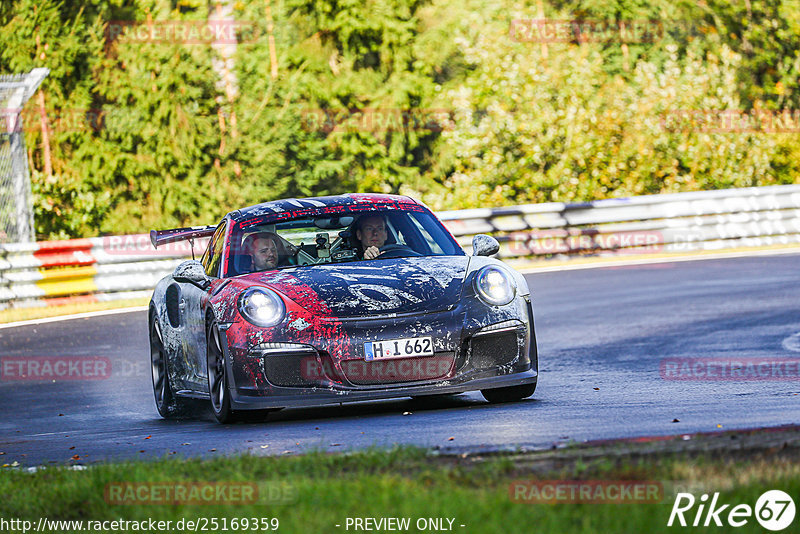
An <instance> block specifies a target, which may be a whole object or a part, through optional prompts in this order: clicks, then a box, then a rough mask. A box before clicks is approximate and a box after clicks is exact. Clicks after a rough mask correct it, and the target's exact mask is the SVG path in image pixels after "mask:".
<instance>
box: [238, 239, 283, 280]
mask: <svg viewBox="0 0 800 534" xmlns="http://www.w3.org/2000/svg"><path fill="white" fill-rule="evenodd" d="M243 248H244V250H245V251H246V252H247V253H248V254H249V255H250V258H251V259H252V265H253V271H266V270H267V269H274V268H276V267H278V266H281V265H286V264H287V262H288V256H289V255H288V254H287V253H286V248H285V247H284V246H283V241H282V240H281V238H280V237H278V234H275V233H273V232H258V233H255V234H250V235H248V236H247V237H246V238H245V240H244V244H243Z"/></svg>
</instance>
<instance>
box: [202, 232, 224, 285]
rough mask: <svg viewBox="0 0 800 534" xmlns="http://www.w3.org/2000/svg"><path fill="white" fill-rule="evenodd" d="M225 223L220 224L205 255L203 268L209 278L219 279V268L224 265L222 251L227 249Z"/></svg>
mask: <svg viewBox="0 0 800 534" xmlns="http://www.w3.org/2000/svg"><path fill="white" fill-rule="evenodd" d="M226 226H227V225H226V224H225V221H222V222H221V223H219V226H217V230H216V231H215V232H214V236H213V237H212V238H211V243H210V244H209V245H208V249H207V250H206V253H205V254H204V255H203V259H202V262H203V267H204V268H205V270H206V274H207V275H208V276H213V277H215V278H216V277H219V266H220V263H222V249H223V248H224V247H225V228H226Z"/></svg>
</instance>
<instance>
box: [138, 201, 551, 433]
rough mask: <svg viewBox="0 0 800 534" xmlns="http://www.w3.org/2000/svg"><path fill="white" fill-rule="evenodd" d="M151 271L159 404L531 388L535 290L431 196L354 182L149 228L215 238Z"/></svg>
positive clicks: (252, 405) (237, 411) (163, 234)
mask: <svg viewBox="0 0 800 534" xmlns="http://www.w3.org/2000/svg"><path fill="white" fill-rule="evenodd" d="M209 237H210V240H209V244H208V247H207V248H206V250H205V253H204V254H203V255H202V258H201V259H200V260H199V261H194V260H189V261H185V262H183V263H181V264H180V265H179V266H178V267H177V268H176V269H175V270H174V272H173V273H172V274H170V275H168V276H166V277H164V278H163V279H162V280H161V281H159V283H158V284H157V286H156V288H155V290H154V292H153V297H152V299H151V302H150V307H149V308H150V309H149V332H150V359H151V364H152V375H153V390H154V393H155V401H156V407H157V409H158V412H159V413H160V414H161V415H162V416H163V417H171V416H174V415H175V414H177V413H179V412H180V411H181V409H182V408H183V405H184V404H185V403H186V401H187V399H189V398H200V399H207V400H210V405H211V408H212V410H213V413H214V415H215V417H216V418H217V420H218V421H220V422H222V423H226V422H230V421H233V420H235V419H236V418H237V416H238V415H241V414H242V413H243V412H245V411H250V410H272V409H280V408H286V407H299V406H320V405H328V404H339V403H344V402H353V401H363V400H370V399H385V398H393V397H408V396H413V397H424V396H428V395H442V394H454V393H462V392H466V391H476V390H480V391H481V393H482V394H483V396H484V397H485V398H486V399H487V400H488V401H490V402H505V401H512V400H519V399H523V398H525V397H529V396H530V395H532V394H533V393H534V390H535V388H536V383H537V379H538V359H537V350H536V337H535V334H534V322H533V309H532V306H531V295H530V291H529V290H528V286H527V283H526V281H525V279H524V278H523V277H522V275H520V274H519V273H517V272H516V271H514V270H513V269H511V268H509V267H508V266H507V265H506V264H504V263H503V262H501V261H499V260H497V259H494V258H492V257H490V256H492V255H494V254H496V253H497V251H498V248H499V245H498V243H497V241H496V240H495V239H494V238H492V237H490V236H487V235H478V236H475V238H474V240H473V255H472V256H468V255H466V254H465V252H464V251H463V249H462V248H461V247H460V246H459V244H458V243H457V242H456V240H455V239H454V238H453V236H452V235H451V234H450V232H448V230H447V229H446V228H445V227H444V226H443V225H442V223H441V222H440V221H439V220H438V219H437V218H436V216H435V215H434V214H433V213H432V212H431V211H430V210H429V209H428V208H427V207H426V206H424V205H423V204H421V203H419V202H417V201H415V200H413V199H411V198H408V197H401V196H395V195H373V194H349V195H341V196H330V197H319V198H309V199H300V200H298V199H287V200H278V201H273V202H266V203H263V204H258V205H256V206H251V207H248V208H244V209H240V210H236V211H233V212H231V213H229V214H227V215H226V216H225V217H224V218H223V219H222V220H221V221H220V222H219V224H217V225H215V226H206V227H193V228H179V229H174V230H165V231H152V232H151V240H152V242H153V245H154V246H156V247H158V246H162V245H164V244H166V243H170V242H174V241H179V240H194V239H198V238H209Z"/></svg>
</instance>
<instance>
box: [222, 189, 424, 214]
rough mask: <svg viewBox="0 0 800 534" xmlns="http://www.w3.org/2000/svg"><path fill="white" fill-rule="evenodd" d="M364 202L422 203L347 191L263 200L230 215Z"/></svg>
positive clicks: (400, 197)
mask: <svg viewBox="0 0 800 534" xmlns="http://www.w3.org/2000/svg"><path fill="white" fill-rule="evenodd" d="M364 204H384V205H395V206H397V207H401V206H402V205H415V206H419V205H421V204H420V203H419V202H417V201H416V200H414V199H413V198H411V197H407V196H401V195H384V194H378V193H347V194H345V195H331V196H327V197H312V198H286V199H281V200H272V201H270V202H263V203H261V204H256V205H254V206H248V207H246V208H242V209H238V210H236V211H232V212H230V213H229V214H228V216H229V217H230V218H231V219H233V220H234V221H241V220H244V219H249V218H251V217H259V216H262V215H269V214H272V213H283V212H287V211H289V212H291V211H297V210H307V209H313V208H325V207H339V206H359V205H364Z"/></svg>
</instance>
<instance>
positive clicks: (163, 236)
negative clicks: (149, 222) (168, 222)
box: [150, 226, 217, 248]
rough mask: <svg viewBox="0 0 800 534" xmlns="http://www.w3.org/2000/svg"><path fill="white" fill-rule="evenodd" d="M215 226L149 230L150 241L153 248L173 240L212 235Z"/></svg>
mask: <svg viewBox="0 0 800 534" xmlns="http://www.w3.org/2000/svg"><path fill="white" fill-rule="evenodd" d="M216 229H217V227H216V226H191V227H189V228H173V229H171V230H150V242H151V243H153V247H154V248H158V247H159V245H166V244H167V243H174V242H175V241H186V240H189V241H193V240H195V239H197V238H200V237H211V236H212V235H214V231H215V230H216Z"/></svg>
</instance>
